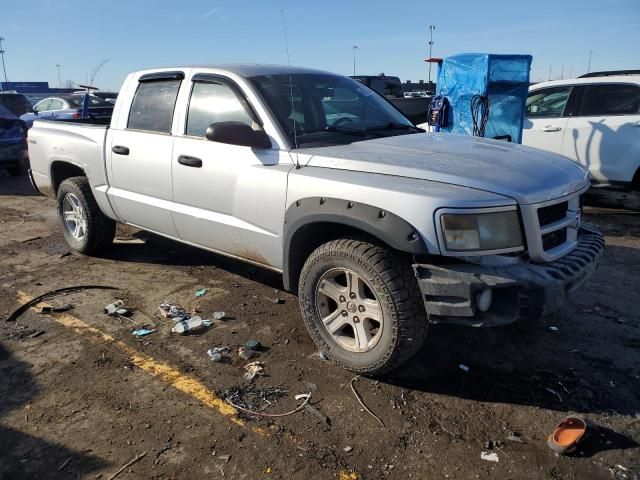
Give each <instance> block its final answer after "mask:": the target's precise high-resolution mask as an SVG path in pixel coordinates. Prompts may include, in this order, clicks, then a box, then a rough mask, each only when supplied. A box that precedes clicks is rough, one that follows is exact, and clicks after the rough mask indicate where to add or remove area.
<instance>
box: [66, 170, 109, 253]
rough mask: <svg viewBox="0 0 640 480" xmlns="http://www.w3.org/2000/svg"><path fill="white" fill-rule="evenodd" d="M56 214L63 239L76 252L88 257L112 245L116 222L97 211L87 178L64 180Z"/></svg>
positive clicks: (98, 208)
mask: <svg viewBox="0 0 640 480" xmlns="http://www.w3.org/2000/svg"><path fill="white" fill-rule="evenodd" d="M58 215H59V217H60V221H61V222H62V231H63V233H64V238H65V240H66V241H67V243H68V244H69V246H70V247H71V248H73V249H74V250H76V251H77V252H80V253H84V254H88V255H91V254H94V253H98V252H100V251H103V250H105V249H107V248H108V247H109V246H110V245H111V244H112V243H113V238H114V237H115V233H116V223H115V222H114V221H113V220H111V219H110V218H109V217H107V216H106V215H105V214H104V213H102V212H101V211H100V207H98V204H97V203H96V199H95V198H94V197H93V193H91V187H90V186H89V181H88V180H87V178H86V177H71V178H67V179H66V180H65V181H63V182H62V183H61V184H60V187H59V188H58Z"/></svg>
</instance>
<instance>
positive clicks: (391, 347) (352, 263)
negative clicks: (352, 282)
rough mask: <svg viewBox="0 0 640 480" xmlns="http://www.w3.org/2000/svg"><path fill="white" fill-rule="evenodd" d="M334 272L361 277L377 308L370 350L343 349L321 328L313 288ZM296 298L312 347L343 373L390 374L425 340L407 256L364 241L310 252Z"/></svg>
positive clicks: (424, 320) (337, 242)
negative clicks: (377, 331) (378, 324)
mask: <svg viewBox="0 0 640 480" xmlns="http://www.w3.org/2000/svg"><path fill="white" fill-rule="evenodd" d="M335 268H348V269H350V270H352V271H354V272H355V273H357V274H358V275H360V276H361V277H362V278H364V279H365V280H366V281H367V282H368V283H369V285H370V286H371V289H372V291H373V293H374V294H375V296H376V298H377V299H378V302H379V304H380V306H381V308H382V311H383V316H384V325H383V328H382V333H381V338H380V340H379V341H378V343H377V344H376V345H375V346H374V347H373V348H372V349H371V350H369V351H366V352H351V351H349V350H347V349H345V348H343V347H342V346H340V345H339V344H338V343H337V342H336V341H335V340H333V339H332V337H331V335H330V334H329V333H328V332H327V330H326V329H325V328H324V326H323V325H322V321H321V319H320V315H319V313H318V310H317V305H316V301H317V300H316V298H317V297H316V288H317V285H318V282H319V281H320V279H321V277H322V275H323V274H324V273H325V272H327V271H329V270H331V269H335ZM298 294H299V300H300V308H301V311H302V317H303V319H304V322H305V325H306V327H307V329H308V331H309V334H310V335H311V338H312V339H313V341H314V342H315V344H316V346H317V347H318V348H319V349H320V350H321V351H323V352H326V353H327V354H328V356H329V357H330V358H331V360H333V361H334V362H335V363H337V364H338V365H340V366H342V367H344V368H346V369H348V370H351V371H354V372H357V373H360V374H366V375H371V376H373V375H380V374H383V373H386V372H389V371H391V370H393V369H395V368H397V367H399V366H400V365H402V364H403V363H404V362H406V361H407V360H408V359H409V358H411V357H412V356H413V355H414V354H415V353H416V352H417V351H418V350H420V348H421V346H422V344H423V343H424V340H425V338H426V334H427V327H428V321H427V315H426V312H425V309H424V304H423V302H422V299H421V293H420V289H419V287H418V282H417V280H416V278H415V275H414V272H413V270H412V268H411V262H410V257H409V256H408V255H406V254H403V253H401V252H397V251H393V250H390V249H388V248H385V247H382V246H379V245H376V244H374V243H371V242H369V241H367V240H357V239H340V240H334V241H331V242H328V243H325V244H324V245H321V246H320V247H318V248H317V249H316V250H314V251H313V252H312V253H311V255H310V256H309V258H308V259H307V260H306V262H305V264H304V266H303V268H302V272H301V274H300V282H299V289H298Z"/></svg>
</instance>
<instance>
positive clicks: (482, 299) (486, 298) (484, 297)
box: [476, 288, 493, 312]
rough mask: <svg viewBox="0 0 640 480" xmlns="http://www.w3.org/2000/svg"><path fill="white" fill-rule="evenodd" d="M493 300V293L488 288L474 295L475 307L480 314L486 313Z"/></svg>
mask: <svg viewBox="0 0 640 480" xmlns="http://www.w3.org/2000/svg"><path fill="white" fill-rule="evenodd" d="M492 300H493V292H492V291H491V289H490V288H487V289H485V290H482V291H481V292H478V293H476V307H477V308H478V310H480V311H481V312H486V311H487V310H489V307H491V301H492Z"/></svg>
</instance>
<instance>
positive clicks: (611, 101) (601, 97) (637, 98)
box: [580, 84, 640, 116]
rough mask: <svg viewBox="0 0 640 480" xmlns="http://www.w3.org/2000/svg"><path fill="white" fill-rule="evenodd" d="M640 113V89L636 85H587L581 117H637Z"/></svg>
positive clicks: (581, 106)
mask: <svg viewBox="0 0 640 480" xmlns="http://www.w3.org/2000/svg"><path fill="white" fill-rule="evenodd" d="M638 113H640V87H638V86H636V85H624V84H618V85H614V84H611V85H607V84H602V85H587V86H586V87H585V91H584V96H583V97H582V104H581V105H580V115H591V116H595V115H635V114H638Z"/></svg>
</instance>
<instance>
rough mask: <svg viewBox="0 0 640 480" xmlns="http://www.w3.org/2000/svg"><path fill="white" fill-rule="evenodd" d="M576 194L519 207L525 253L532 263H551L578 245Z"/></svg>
mask: <svg viewBox="0 0 640 480" xmlns="http://www.w3.org/2000/svg"><path fill="white" fill-rule="evenodd" d="M580 193H581V192H576V193H573V194H571V195H568V196H566V197H563V198H561V199H560V198H559V199H557V200H555V201H554V200H551V201H548V202H544V203H538V204H531V205H526V206H524V205H523V206H522V207H521V213H522V215H523V220H524V224H525V233H526V236H527V251H528V253H529V257H530V258H531V259H532V260H533V261H534V262H551V261H554V260H556V259H558V258H560V257H562V256H564V255H566V254H567V253H569V252H570V251H571V250H573V249H574V248H575V246H576V245H577V244H578V243H577V240H578V229H579V228H580V217H581V210H582V209H581V204H580Z"/></svg>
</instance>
